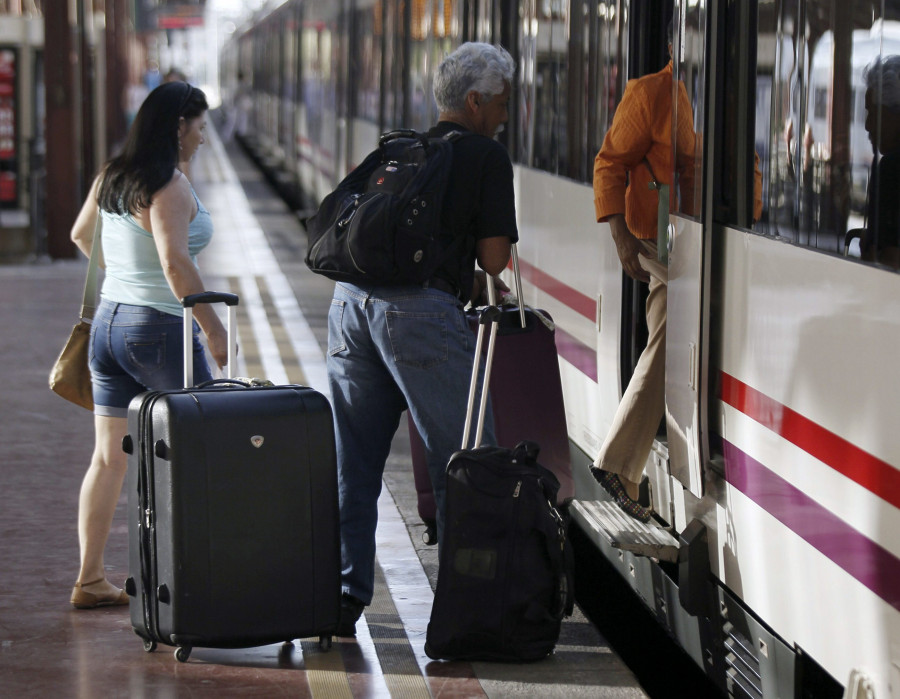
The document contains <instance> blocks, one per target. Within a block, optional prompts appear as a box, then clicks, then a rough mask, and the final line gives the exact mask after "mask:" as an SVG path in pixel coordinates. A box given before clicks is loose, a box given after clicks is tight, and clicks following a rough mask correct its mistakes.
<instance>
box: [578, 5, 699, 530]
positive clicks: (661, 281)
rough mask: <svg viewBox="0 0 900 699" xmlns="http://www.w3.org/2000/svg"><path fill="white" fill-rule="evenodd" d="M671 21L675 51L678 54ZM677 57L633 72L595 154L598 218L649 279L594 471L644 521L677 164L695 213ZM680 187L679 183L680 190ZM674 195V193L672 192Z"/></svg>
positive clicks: (657, 417)
mask: <svg viewBox="0 0 900 699" xmlns="http://www.w3.org/2000/svg"><path fill="white" fill-rule="evenodd" d="M672 30H673V25H672V23H671V22H670V23H669V31H668V43H669V55H670V57H671V55H672ZM672 69H673V66H672V61H671V60H670V61H669V63H668V65H667V66H666V67H665V68H663V69H662V70H661V71H659V72H658V73H653V74H651V75H646V76H644V77H642V78H638V79H637V80H630V81H629V82H628V84H627V85H626V86H625V94H624V95H623V96H622V101H621V103H620V104H619V106H618V109H616V113H615V116H614V117H613V123H612V126H611V127H610V129H609V131H608V132H607V134H606V137H605V138H604V140H603V145H602V147H601V148H600V152H599V153H598V154H597V157H596V158H595V160H594V205H595V210H596V214H597V221H598V222H600V223H603V222H608V223H609V228H610V232H611V233H612V237H613V240H614V241H615V244H616V250H617V251H618V254H619V260H620V261H621V263H622V268H623V269H624V270H625V273H626V274H628V276H630V277H632V278H633V279H636V280H638V281H642V282H649V284H650V293H649V296H648V297H647V306H646V314H647V327H648V331H649V336H648V340H647V347H646V348H645V349H644V351H643V352H642V353H641V357H640V359H639V360H638V364H637V367H636V368H635V371H634V375H633V376H632V378H631V381H630V383H629V384H628V388H627V390H626V391H625V395H624V396H623V397H622V401H621V403H620V404H619V408H618V410H617V411H616V415H615V418H614V420H613V424H612V427H611V428H610V431H609V434H608V435H607V438H606V441H605V442H604V443H603V446H602V448H601V450H600V453H599V455H598V456H597V458H596V459H595V461H594V463H593V464H592V465H591V466H590V470H591V474H592V475H593V477H594V478H595V479H596V480H597V482H598V483H600V485H601V486H602V487H603V488H604V489H605V490H606V491H607V492H608V493H609V494H610V495H611V496H612V497H613V500H614V501H615V502H616V503H617V504H618V505H619V507H621V508H622V510H624V511H625V513H626V514H628V515H630V516H631V517H634V518H635V519H638V520H640V521H642V522H647V521H649V520H650V516H651V511H650V510H649V509H648V508H646V507H644V506H642V505H641V504H640V503H639V502H638V495H639V488H640V482H641V479H642V477H643V471H644V464H645V462H646V461H647V457H648V456H649V454H650V448H651V446H652V445H653V439H654V438H655V436H656V432H657V429H658V427H659V424H660V421H661V419H662V417H663V411H664V410H665V376H666V375H665V371H666V356H665V351H666V292H667V286H666V285H667V279H668V275H667V270H666V266H665V264H663V263H661V262H660V261H659V260H658V257H657V245H656V237H657V206H658V192H657V190H656V189H652V188H650V183H651V181H654V180H655V181H657V182H659V183H662V184H668V185H670V186H671V185H672V184H673V183H672V173H673V171H677V173H678V176H679V179H678V186H679V193H680V198H681V207H680V209H681V211H683V212H685V213H688V214H690V213H693V211H692V205H693V174H694V147H695V134H694V127H693V121H692V118H691V114H692V110H691V103H690V100H689V98H688V95H687V91H686V90H685V87H684V84H683V83H681V82H680V81H679V83H678V88H677V89H678V97H677V99H678V103H677V108H678V119H677V126H678V132H677V135H676V147H675V167H674V168H673V166H672V150H673V149H672V116H673V114H674V113H675V110H674V109H673V106H674V105H673V104H672V102H673V99H672ZM672 191H673V192H674V188H673V190H672ZM672 200H673V201H674V200H675V198H674V196H673V197H672Z"/></svg>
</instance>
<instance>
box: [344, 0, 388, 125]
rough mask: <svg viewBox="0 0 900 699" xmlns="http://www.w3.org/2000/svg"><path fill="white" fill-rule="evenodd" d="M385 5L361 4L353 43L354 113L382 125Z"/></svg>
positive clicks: (369, 2) (373, 1) (356, 17)
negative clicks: (380, 105)
mask: <svg viewBox="0 0 900 699" xmlns="http://www.w3.org/2000/svg"><path fill="white" fill-rule="evenodd" d="M382 11H383V7H382V5H381V3H379V2H376V1H375V0H367V1H366V2H360V3H358V5H357V7H356V12H355V16H354V21H353V22H352V24H351V26H352V27H353V31H354V32H355V35H354V37H353V40H352V41H351V42H350V50H351V51H352V53H353V55H352V57H351V65H352V66H353V70H352V73H351V74H352V75H353V81H352V86H353V88H352V89H353V90H354V91H355V94H354V95H353V97H352V99H353V102H352V105H351V113H353V114H354V115H355V116H357V117H359V118H360V119H362V120H364V121H368V122H371V123H373V124H378V104H379V95H380V89H381V42H382V39H383V36H384V19H383V17H382Z"/></svg>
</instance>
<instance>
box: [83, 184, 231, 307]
mask: <svg viewBox="0 0 900 699" xmlns="http://www.w3.org/2000/svg"><path fill="white" fill-rule="evenodd" d="M191 193H192V194H193V195H194V200H195V201H196V202H197V209H198V211H197V215H196V216H195V217H194V220H193V221H191V223H190V225H189V226H188V253H189V254H190V256H191V260H192V261H193V263H194V265H195V266H196V264H197V253H199V252H200V251H201V250H203V248H205V247H206V246H207V245H208V244H209V241H210V239H211V238H212V233H213V227H212V218H211V217H210V215H209V211H207V210H206V209H205V208H204V207H203V204H201V203H200V199H199V198H198V197H197V193H196V192H194V188H193V187H191ZM101 214H102V216H103V232H102V234H101V238H100V239H101V241H102V244H103V260H104V262H105V264H106V277H105V278H104V280H103V288H102V289H101V292H100V296H101V298H103V299H104V300H107V301H111V302H113V303H127V304H129V305H133V306H149V307H150V308H155V309H156V310H158V311H161V312H163V313H171V314H172V315H176V316H179V317H180V316H182V315H183V311H182V307H181V303H180V302H179V300H178V299H176V298H175V294H173V293H172V289H171V288H170V287H169V283H168V282H167V281H166V276H165V274H163V270H162V264H161V263H160V261H159V253H158V252H157V250H156V244H155V243H154V242H153V236H152V235H151V234H150V233H148V232H147V231H145V230H144V229H143V228H141V227H140V225H139V224H138V223H137V221H135V219H134V217H133V216H132V215H131V214H124V215H120V214H111V213H109V212H108V211H101Z"/></svg>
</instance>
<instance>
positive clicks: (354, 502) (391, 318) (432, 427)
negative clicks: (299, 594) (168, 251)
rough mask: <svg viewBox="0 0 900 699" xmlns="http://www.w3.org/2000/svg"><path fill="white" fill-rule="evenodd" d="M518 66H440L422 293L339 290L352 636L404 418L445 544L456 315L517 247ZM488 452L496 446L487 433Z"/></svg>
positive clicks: (463, 326)
mask: <svg viewBox="0 0 900 699" xmlns="http://www.w3.org/2000/svg"><path fill="white" fill-rule="evenodd" d="M514 72H515V64H514V62H513V60H512V58H511V57H510V55H509V53H507V52H506V51H505V50H504V49H502V48H500V47H495V46H491V45H490V44H483V43H467V44H463V45H462V46H460V47H459V48H458V49H457V50H456V51H454V52H453V53H452V54H450V55H449V56H447V57H446V58H445V59H444V61H443V62H442V63H441V64H440V66H438V68H437V73H436V75H435V79H434V96H435V101H436V102H437V105H438V109H439V112H440V114H439V121H438V123H437V124H436V125H435V126H434V127H433V128H432V129H431V130H430V131H429V132H428V134H427V135H428V136H429V137H443V136H447V135H448V134H450V133H451V132H454V131H456V132H459V134H460V136H459V137H457V138H455V139H453V140H452V145H453V158H452V165H451V169H450V173H449V182H448V185H447V191H446V194H445V197H444V202H443V207H442V209H441V212H442V213H441V230H440V231H439V235H440V236H441V237H442V238H443V239H444V240H445V242H446V245H445V246H444V249H445V250H448V251H450V255H449V259H447V260H446V262H444V263H443V264H442V265H441V266H440V267H439V268H438V270H437V271H436V272H435V274H434V277H433V278H432V279H430V280H428V281H427V282H426V283H425V284H424V285H423V286H416V285H404V286H381V285H374V284H363V283H353V284H351V283H347V282H339V283H337V284H336V285H335V291H334V298H333V299H332V302H331V310H330V311H329V315H328V348H329V349H328V358H327V371H328V382H329V386H330V387H331V394H332V406H333V409H334V421H335V433H336V435H335V436H336V442H337V459H338V496H339V501H340V513H341V565H342V574H341V592H342V598H341V618H340V622H339V624H338V628H337V630H336V632H335V633H336V635H338V636H353V635H355V633H356V621H357V620H358V619H359V617H360V615H361V614H362V611H363V609H364V607H365V606H366V605H368V604H369V603H370V602H371V600H372V592H373V587H374V579H375V528H376V525H377V520H378V496H379V494H380V493H381V479H382V475H383V473H384V465H385V461H386V460H387V457H388V453H389V452H390V448H391V441H392V439H393V436H394V433H395V432H396V431H397V427H398V425H399V423H400V418H401V417H402V414H403V411H404V410H406V409H408V410H409V412H410V415H411V417H412V420H413V422H414V423H415V425H416V428H417V429H418V432H419V434H420V435H421V436H422V441H423V443H424V445H425V451H426V459H427V464H428V471H429V474H430V476H431V482H432V487H433V488H434V496H435V502H436V505H437V526H438V539H439V540H440V537H441V534H442V533H443V514H444V495H445V490H446V475H445V468H446V466H447V462H448V461H449V459H450V456H451V455H452V453H453V452H454V451H456V450H458V449H459V448H460V445H461V443H462V433H463V427H464V421H465V414H466V398H467V392H468V386H469V378H470V374H471V370H472V362H473V359H474V342H473V338H472V333H471V331H470V330H469V327H468V324H467V322H466V318H465V314H464V312H463V304H464V303H466V302H467V301H469V300H470V299H472V298H476V297H478V296H480V294H481V288H482V286H483V283H484V282H483V279H484V278H483V275H479V280H478V281H477V282H476V274H475V262H476V261H477V262H478V265H479V266H480V267H481V268H482V269H483V270H485V271H486V272H487V273H488V274H492V275H494V274H499V273H500V272H501V271H502V270H503V269H504V268H505V267H506V265H507V262H508V261H509V255H510V246H511V244H512V243H514V242H516V241H517V240H518V237H519V236H518V231H517V228H516V211H515V199H514V191H513V173H512V164H511V163H510V159H509V155H508V154H507V152H506V149H505V148H504V147H503V146H502V145H501V144H500V143H498V142H497V141H496V140H494V136H495V135H496V134H497V133H498V132H499V130H500V129H501V127H502V126H503V124H504V123H505V122H506V121H507V119H508V114H507V105H508V102H509V96H510V90H511V86H512V79H513V75H514ZM484 441H485V443H488V444H490V443H492V441H493V436H492V434H491V432H490V429H488V428H487V426H486V431H485V439H484Z"/></svg>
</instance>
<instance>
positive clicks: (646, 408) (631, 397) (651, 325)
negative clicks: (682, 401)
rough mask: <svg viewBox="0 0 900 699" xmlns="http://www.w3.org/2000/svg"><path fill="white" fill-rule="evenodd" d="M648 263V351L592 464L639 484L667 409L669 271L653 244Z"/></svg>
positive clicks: (648, 244) (645, 260)
mask: <svg viewBox="0 0 900 699" xmlns="http://www.w3.org/2000/svg"><path fill="white" fill-rule="evenodd" d="M641 242H642V243H643V245H644V249H645V250H646V251H647V254H648V255H651V257H650V258H646V257H642V258H641V266H642V267H643V268H644V269H646V270H647V272H648V273H649V274H650V295H649V296H648V297H647V308H646V312H647V329H648V338H647V347H646V348H645V349H644V351H643V352H642V353H641V358H640V359H639V360H638V363H637V366H636V367H635V370H634V375H633V376H632V377H631V381H630V382H629V383H628V388H627V389H626V390H625V395H624V396H622V401H621V402H620V403H619V408H618V410H616V416H615V418H614V419H613V424H612V427H611V428H610V430H609V434H608V435H607V437H606V441H605V442H604V443H603V447H602V448H601V449H600V455H599V456H598V457H597V460H596V461H595V463H596V464H597V465H598V466H599V467H600V468H602V469H603V470H604V471H611V472H612V473H617V474H619V475H620V476H622V477H623V478H625V479H627V480H629V481H631V482H633V483H640V482H641V478H642V477H643V473H644V464H645V463H646V462H647V457H649V456H650V448H651V447H652V446H653V439H654V438H655V437H656V432H657V429H658V428H659V423H660V421H661V420H662V417H663V414H664V412H665V408H666V297H667V286H666V285H667V283H668V270H667V269H666V267H665V265H663V264H662V263H660V262H659V261H658V259H657V251H656V241H655V240H644V241H641Z"/></svg>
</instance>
